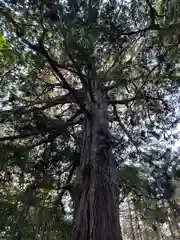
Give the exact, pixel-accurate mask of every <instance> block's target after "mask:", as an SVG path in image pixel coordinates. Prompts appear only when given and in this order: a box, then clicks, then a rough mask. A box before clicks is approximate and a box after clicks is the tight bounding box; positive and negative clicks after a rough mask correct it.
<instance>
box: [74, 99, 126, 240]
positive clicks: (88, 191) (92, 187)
mask: <svg viewBox="0 0 180 240" xmlns="http://www.w3.org/2000/svg"><path fill="white" fill-rule="evenodd" d="M101 97H102V96H100V95H99V96H98V98H97V99H98V103H94V102H93V103H91V104H89V111H91V113H92V119H91V120H89V119H85V121H84V126H83V143H82V149H81V164H80V169H79V170H78V173H77V178H76V183H75V185H74V190H73V192H74V194H72V193H71V196H72V198H73V201H74V224H73V231H72V238H71V239H72V240H101V239H102V240H120V239H122V238H121V231H120V223H119V202H118V201H119V191H118V186H117V174H116V164H115V160H114V157H113V155H112V149H111V144H110V142H109V136H110V135H109V129H108V119H107V115H106V114H107V105H106V104H104V101H103V98H101ZM76 189H77V194H75V192H76ZM71 192H72V191H71Z"/></svg>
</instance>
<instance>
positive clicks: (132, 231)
mask: <svg viewBox="0 0 180 240" xmlns="http://www.w3.org/2000/svg"><path fill="white" fill-rule="evenodd" d="M131 206H132V204H131V203H130V202H129V200H128V209H129V219H130V224H131V236H132V240H135V239H136V238H135V234H134V227H133V218H132V211H131Z"/></svg>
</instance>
